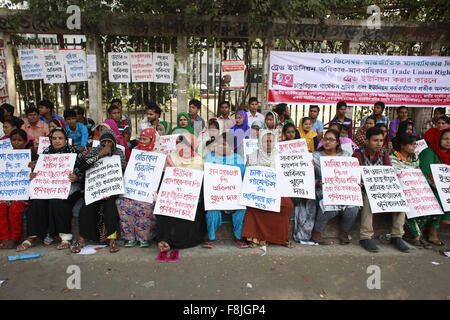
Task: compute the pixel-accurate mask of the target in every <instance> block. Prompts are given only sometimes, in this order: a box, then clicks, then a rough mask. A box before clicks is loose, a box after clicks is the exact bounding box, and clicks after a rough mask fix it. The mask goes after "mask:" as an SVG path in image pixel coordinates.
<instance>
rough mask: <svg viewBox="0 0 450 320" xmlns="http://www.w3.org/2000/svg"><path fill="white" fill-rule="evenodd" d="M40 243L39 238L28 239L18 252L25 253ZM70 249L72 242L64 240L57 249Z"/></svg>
mask: <svg viewBox="0 0 450 320" xmlns="http://www.w3.org/2000/svg"><path fill="white" fill-rule="evenodd" d="M37 241H38V239H37V238H26V239H25V240H24V241H23V242H22V243H21V244H19V245H18V246H17V248H16V251H25V250H27V249H29V248H32V247H34V246H35V245H36V242H37ZM69 248H70V241H68V240H62V241H61V243H60V244H59V245H58V246H57V247H56V249H57V250H64V249H69Z"/></svg>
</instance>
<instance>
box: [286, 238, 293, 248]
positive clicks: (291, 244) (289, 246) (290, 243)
mask: <svg viewBox="0 0 450 320" xmlns="http://www.w3.org/2000/svg"><path fill="white" fill-rule="evenodd" d="M284 246H285V247H286V248H289V249H292V248H294V244H293V243H292V242H291V241H290V240H288V241H286V243H285V244H284Z"/></svg>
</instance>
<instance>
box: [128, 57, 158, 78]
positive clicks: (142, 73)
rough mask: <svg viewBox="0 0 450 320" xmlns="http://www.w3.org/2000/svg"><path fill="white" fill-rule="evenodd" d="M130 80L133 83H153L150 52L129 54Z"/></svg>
mask: <svg viewBox="0 0 450 320" xmlns="http://www.w3.org/2000/svg"><path fill="white" fill-rule="evenodd" d="M130 64H131V80H132V81H133V82H153V76H154V74H153V73H154V70H153V56H152V53H151V52H133V53H130Z"/></svg>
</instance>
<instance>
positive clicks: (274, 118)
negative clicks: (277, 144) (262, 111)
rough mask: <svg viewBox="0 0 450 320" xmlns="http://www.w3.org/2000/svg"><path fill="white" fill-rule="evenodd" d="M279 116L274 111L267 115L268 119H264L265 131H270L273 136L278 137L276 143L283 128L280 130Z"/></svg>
mask: <svg viewBox="0 0 450 320" xmlns="http://www.w3.org/2000/svg"><path fill="white" fill-rule="evenodd" d="M278 122H279V120H278V114H277V113H275V112H272V111H269V112H267V113H266V117H265V118H264V129H265V130H269V131H270V132H272V133H273V134H275V135H276V141H278V139H279V137H281V132H280V130H281V129H282V128H278Z"/></svg>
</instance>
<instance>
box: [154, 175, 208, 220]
mask: <svg viewBox="0 0 450 320" xmlns="http://www.w3.org/2000/svg"><path fill="white" fill-rule="evenodd" d="M202 180H203V171H200V170H194V169H188V168H180V167H167V168H166V172H165V173H164V178H163V181H162V184H161V188H160V189H159V193H158V199H157V200H156V205H155V211H154V212H153V214H155V215H163V216H168V217H172V218H178V219H185V220H189V221H194V220H195V215H196V212H197V205H198V201H199V197H200V188H201V186H202ZM202 214H203V213H202Z"/></svg>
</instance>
